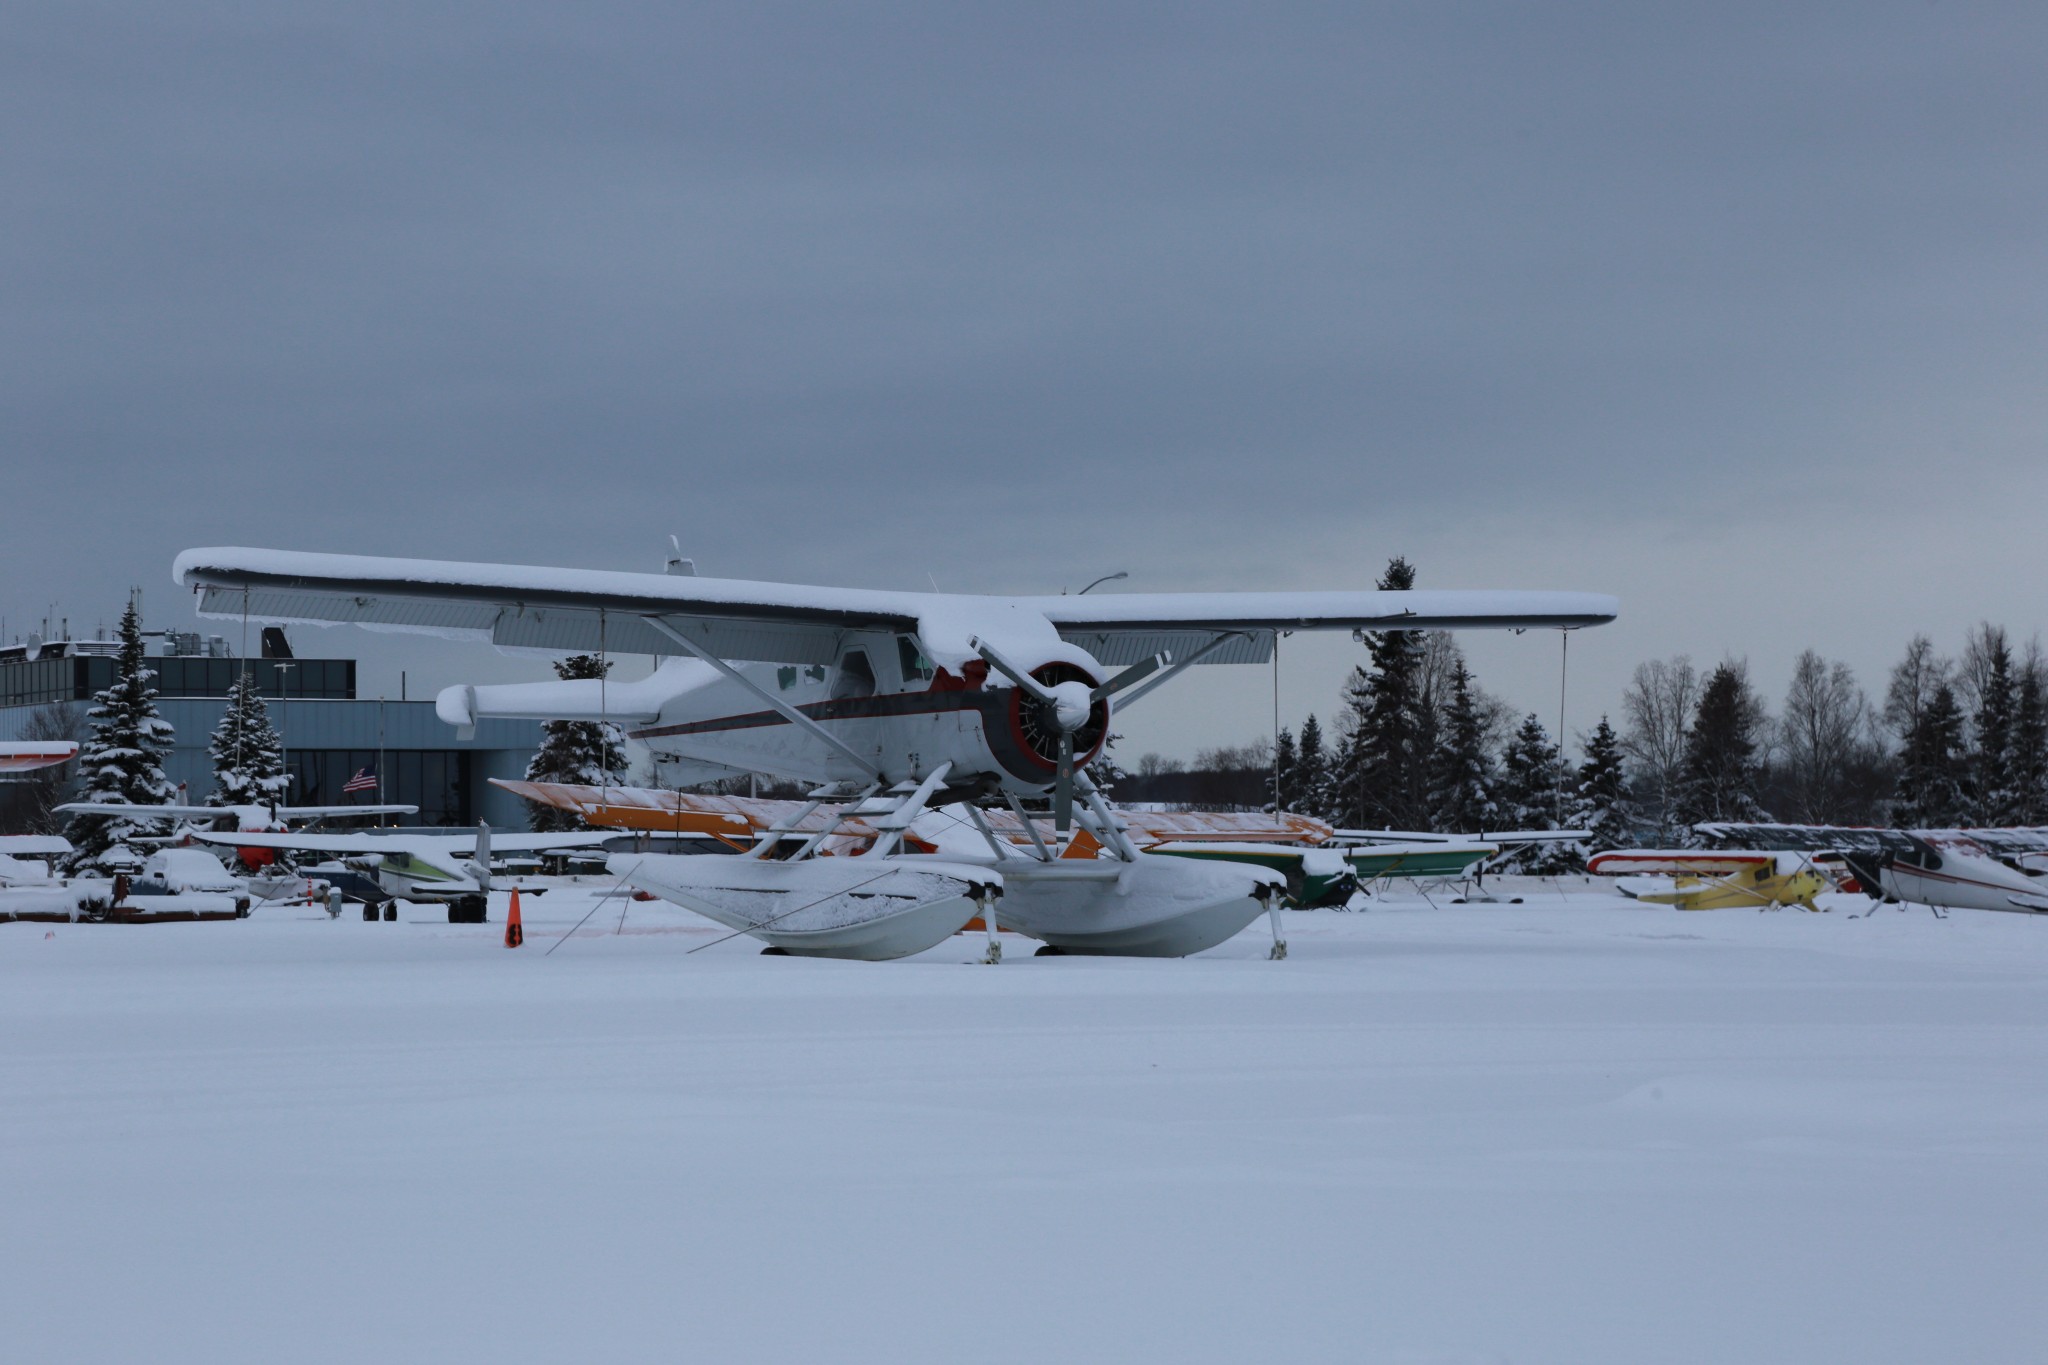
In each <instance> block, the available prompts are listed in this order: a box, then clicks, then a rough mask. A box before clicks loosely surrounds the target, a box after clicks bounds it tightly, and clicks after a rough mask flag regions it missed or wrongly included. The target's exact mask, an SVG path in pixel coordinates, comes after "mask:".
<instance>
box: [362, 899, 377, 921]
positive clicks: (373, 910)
mask: <svg viewBox="0 0 2048 1365" xmlns="http://www.w3.org/2000/svg"><path fill="white" fill-rule="evenodd" d="M363 922H364V923H365V924H375V923H376V922H377V903H376V902H375V901H364V902H363Z"/></svg>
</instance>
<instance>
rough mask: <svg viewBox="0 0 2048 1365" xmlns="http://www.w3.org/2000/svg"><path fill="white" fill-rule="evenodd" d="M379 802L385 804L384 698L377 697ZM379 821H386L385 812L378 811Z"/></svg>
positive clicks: (380, 823) (379, 822) (381, 822)
mask: <svg viewBox="0 0 2048 1365" xmlns="http://www.w3.org/2000/svg"><path fill="white" fill-rule="evenodd" d="M377 804H378V805H380V806H381V805H383V804H384V698H383V696H382V695H379V696H378V698H377ZM377 823H378V824H379V825H382V824H383V823H384V812H383V811H378V812H377Z"/></svg>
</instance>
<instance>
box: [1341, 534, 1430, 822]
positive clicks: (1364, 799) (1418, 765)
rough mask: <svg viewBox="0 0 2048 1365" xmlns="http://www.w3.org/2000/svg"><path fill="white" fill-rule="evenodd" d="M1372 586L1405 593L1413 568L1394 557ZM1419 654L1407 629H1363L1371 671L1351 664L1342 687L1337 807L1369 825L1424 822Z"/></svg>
mask: <svg viewBox="0 0 2048 1365" xmlns="http://www.w3.org/2000/svg"><path fill="white" fill-rule="evenodd" d="M1379 586H1380V589H1381V591H1383V592H1406V591H1408V590H1409V589H1411V588H1413V587H1414V586H1415V569H1414V566H1413V565H1411V564H1409V563H1408V561H1407V560H1405V559H1401V558H1399V557H1396V558H1394V559H1392V560H1390V561H1389V562H1388V564H1387V572H1386V573H1385V575H1383V576H1382V577H1381V579H1380V581H1379ZM1422 651H1423V642H1422V638H1421V636H1419V635H1418V634H1416V633H1415V632H1414V631H1406V630H1378V631H1372V632H1369V633H1368V634H1367V635H1366V652H1367V653H1368V654H1369V655H1370V656H1371V660H1372V667H1371V670H1370V671H1368V670H1366V669H1363V668H1354V669H1353V670H1352V676H1351V681H1350V683H1349V684H1348V685H1347V686H1346V687H1345V693H1344V700H1345V703H1346V705H1348V706H1349V707H1350V709H1351V716H1352V727H1351V743H1350V744H1349V745H1347V746H1346V752H1345V757H1344V764H1343V768H1342V771H1341V775H1340V784H1341V787H1342V801H1341V804H1342V806H1343V807H1344V808H1345V809H1346V810H1348V811H1351V812H1355V815H1353V816H1351V817H1349V818H1350V819H1356V820H1357V821H1358V822H1359V823H1360V824H1362V825H1365V826H1368V827H1372V826H1377V827H1382V828H1390V829H1426V828H1428V827H1429V760H1430V753H1429V750H1428V748H1427V747H1426V746H1425V741H1424V736H1425V733H1426V727H1425V725H1424V724H1423V721H1422V716H1421V692H1420V674H1421V671H1422ZM1348 822H1349V820H1348V819H1347V821H1346V823H1348Z"/></svg>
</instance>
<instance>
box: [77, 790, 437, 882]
mask: <svg viewBox="0 0 2048 1365" xmlns="http://www.w3.org/2000/svg"><path fill="white" fill-rule="evenodd" d="M56 809H58V810H60V811H62V812H64V813H65V814H67V815H118V816H122V817H125V818H128V819H146V820H164V821H168V822H172V823H175V824H178V825H181V826H182V827H183V829H182V832H178V831H174V832H172V833H169V834H166V835H165V836H164V838H165V839H166V840H168V841H170V842H173V843H182V842H184V841H185V839H186V838H187V837H188V836H192V835H196V834H197V832H198V831H199V830H200V829H208V830H215V829H217V827H218V826H219V825H220V824H221V822H222V821H224V820H233V821H234V822H235V828H236V829H237V830H239V831H241V832H243V833H246V834H284V833H287V832H289V831H290V829H291V828H292V825H291V822H292V821H295V820H324V819H328V818H330V817H341V816H348V815H415V814H417V813H418V812H419V807H418V806H400V805H393V806H264V805H235V806H190V805H183V804H180V803H177V802H171V803H167V804H164V805H160V806H134V805H128V804H126V803H123V802H115V801H68V802H66V803H65V804H63V805H61V806H58V807H57V808H56ZM144 842H148V841H144ZM209 842H211V841H209ZM235 851H236V855H237V856H238V857H240V858H241V860H242V866H244V867H246V868H248V869H250V870H251V871H255V870H257V869H259V868H264V867H268V866H270V864H271V863H273V862H275V861H276V857H275V850H274V849H273V848H271V847H267V846H262V845H258V844H253V843H247V844H237V845H236V850H235Z"/></svg>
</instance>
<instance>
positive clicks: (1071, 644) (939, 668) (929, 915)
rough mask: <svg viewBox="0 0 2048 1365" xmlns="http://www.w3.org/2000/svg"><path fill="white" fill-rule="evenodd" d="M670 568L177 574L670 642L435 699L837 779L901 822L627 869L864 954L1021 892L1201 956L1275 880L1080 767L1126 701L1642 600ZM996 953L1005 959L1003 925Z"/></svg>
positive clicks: (385, 622)
mask: <svg viewBox="0 0 2048 1365" xmlns="http://www.w3.org/2000/svg"><path fill="white" fill-rule="evenodd" d="M670 570H671V571H670V572H669V573H667V574H636V573H610V572H599V571H593V570H584V569H565V568H544V567H532V566H519V565H503V564H460V563H446V562H440V561H434V560H413V559H383V558H372V557H366V556H358V555H323V554H306V553H300V552H295V551H283V550H258V549H232V548H229V549H201V550H187V551H186V552H185V553H183V554H181V555H179V556H178V559H177V562H176V564H175V566H174V569H173V572H174V574H175V576H176V578H177V580H178V581H179V582H180V583H181V584H183V585H185V586H187V587H189V588H191V589H192V590H194V591H195V592H196V593H197V594H198V598H199V601H198V610H199V613H200V614H201V615H202V616H211V617H219V618H236V619H240V618H243V617H255V618H258V619H261V620H265V621H305V622H319V623H330V622H347V623H355V624H359V625H366V626H370V627H373V628H398V629H403V630H411V631H423V632H427V633H433V634H440V635H447V636H455V637H464V638H470V639H475V640H480V641H487V642H490V643H493V644H496V645H500V646H510V647H524V648H531V649H540V650H553V651H561V652H569V651H578V652H592V653H600V654H603V653H632V654H651V655H657V656H664V657H663V662H662V663H661V664H660V666H659V667H658V668H657V669H656V670H655V672H654V673H653V674H652V675H651V676H649V677H648V678H645V679H643V680H641V681H638V682H632V683H608V682H604V681H600V680H596V679H591V680H581V681H570V682H547V683H530V684H512V685H506V686H485V687H473V686H457V687H451V688H448V689H446V690H444V691H443V692H442V693H441V694H440V696H439V698H438V699H437V702H436V706H437V710H438V712H439V714H440V716H441V718H442V719H443V720H445V721H447V722H449V723H450V724H452V725H455V726H457V727H458V731H462V730H470V729H472V728H473V727H474V726H475V725H476V723H477V721H478V720H479V719H481V718H483V717H486V716H509V717H526V718H540V719H549V720H593V721H617V722H619V723H621V724H623V725H625V726H626V727H627V732H628V733H629V734H630V735H631V736H632V737H634V738H635V739H638V740H640V741H642V742H644V743H646V744H647V745H648V746H649V747H650V748H652V749H654V750H655V751H656V752H657V753H659V754H663V755H667V756H670V757H672V758H674V759H676V760H678V763H677V765H676V768H675V770H674V771H673V773H672V780H674V781H676V782H677V783H679V784H688V783H692V782H698V781H704V780H708V779H711V778H715V777H722V776H728V775H731V774H734V773H740V772H761V773H767V774H771V775H775V776H780V777H787V778H796V779H799V780H803V781H807V782H815V783H818V784H820V785H819V787H818V790H817V791H816V792H815V793H814V798H815V799H814V803H813V805H812V806H811V807H810V809H811V810H815V809H816V808H817V807H818V806H820V805H823V804H824V803H825V802H828V801H836V802H838V803H839V810H840V811H841V812H843V813H844V815H845V816H846V817H848V818H854V819H862V820H866V821H868V822H869V823H870V824H872V825H874V826H875V827H876V828H877V829H879V830H880V831H881V837H880V838H879V839H878V840H877V841H876V842H875V843H874V845H873V846H872V847H871V848H870V850H869V851H868V852H867V853H865V854H863V855H862V856H861V857H860V858H847V859H843V860H841V859H829V860H822V861H820V862H819V864H818V865H817V866H814V867H809V868H804V869H798V868H797V867H795V866H794V865H795V864H798V863H804V862H808V861H810V860H813V859H815V858H816V855H817V854H818V852H819V850H820V846H821V845H822V844H823V843H824V842H825V839H826V838H827V837H828V836H829V831H828V832H827V834H825V835H820V834H815V833H804V834H799V833H798V832H797V830H796V827H795V824H794V823H789V824H786V825H783V824H778V826H776V827H775V828H772V829H770V830H768V831H766V832H764V833H763V834H762V835H761V837H760V839H759V841H758V842H757V843H756V844H755V846H754V847H753V849H751V850H750V851H749V852H748V853H746V854H742V855H740V856H739V859H735V858H731V857H726V856H722V855H716V854H706V855H684V854H671V855H649V856H646V857H636V856H635V855H615V856H614V858H613V859H612V864H613V866H614V869H615V870H616V871H617V872H618V873H619V874H620V875H621V876H623V877H625V878H626V879H627V880H630V881H633V882H635V883H636V884H639V885H644V886H646V887H647V889H649V890H652V891H655V892H656V893H657V894H660V895H663V896H665V897H667V898H668V899H671V900H674V901H676V902H677V903H679V904H683V905H687V906H689V907H690V908H692V909H696V910H698V911H700V912H701V913H703V914H706V915H707V916H709V917H711V918H713V919H717V920H719V921H720V922H722V923H726V924H728V925H730V926H731V927H733V928H735V929H740V930H743V931H745V932H748V933H751V934H753V935H754V936H755V937H757V938H762V939H764V941H767V942H769V943H770V946H771V947H776V948H781V949H783V950H785V951H790V952H811V953H816V954H818V955H827V956H844V957H895V956H903V955H906V954H907V953H910V952H916V951H919V950H920V945H921V947H931V946H934V945H935V944H936V943H938V942H939V941H941V940H942V939H944V938H945V937H947V936H948V935H950V934H951V933H953V932H955V931H957V929H958V928H959V927H960V925H961V924H963V923H965V921H966V920H967V919H968V918H969V917H970V916H971V915H973V914H975V913H977V911H979V912H980V913H981V914H982V917H983V919H984V920H985V921H987V922H989V923H990V924H991V925H992V924H993V916H992V915H991V914H990V913H989V912H990V909H991V908H992V901H993V897H994V895H995V894H996V893H999V892H1002V893H1007V897H1008V901H1007V904H1006V907H1005V908H1006V911H1007V913H1006V914H1005V920H1006V922H1008V923H1011V924H1012V925H1014V926H1015V927H1016V928H1018V929H1019V930H1021V931H1022V932H1024V933H1026V934H1029V935H1032V936H1034V937H1037V938H1040V939H1042V940H1044V942H1045V943H1046V944H1047V945H1048V946H1049V947H1050V948H1052V949H1054V950H1064V951H1074V952H1113V953H1128V954H1141V955H1155V956H1182V955H1185V954H1187V953H1191V952H1199V951H1201V950H1202V949H1203V948H1206V947H1209V946H1212V945H1213V944H1215V943H1218V942H1221V941H1222V940H1223V939H1225V938H1228V937H1230V936H1231V935H1233V934H1235V933H1237V932H1238V931H1239V930H1240V929H1242V928H1244V927H1245V926H1246V925H1247V924H1249V923H1250V922H1251V921H1252V919H1253V918H1255V917H1256V916H1257V915H1258V914H1259V913H1260V911H1261V910H1262V909H1265V908H1268V907H1269V906H1270V904H1271V903H1272V900H1273V897H1272V892H1271V886H1272V884H1273V882H1274V881H1275V879H1276V878H1275V876H1274V874H1271V873H1268V872H1266V871H1265V870H1263V869H1258V868H1253V867H1249V866H1244V865H1226V864H1202V863H1196V862H1190V861H1188V860H1185V859H1174V858H1169V857H1165V856H1162V855H1153V854H1146V853H1141V852H1139V851H1138V849H1137V848H1135V847H1134V846H1133V845H1132V843H1131V841H1130V840H1129V839H1127V838H1126V837H1125V836H1124V833H1123V830H1122V827H1121V825H1120V824H1119V822H1118V821H1117V819H1116V817H1115V815H1114V813H1113V812H1112V811H1111V810H1110V808H1109V807H1108V805H1107V803H1106V802H1104V800H1103V799H1102V797H1101V794H1100V793H1099V792H1097V791H1096V789H1095V787H1094V785H1093V784H1092V783H1091V782H1090V781H1089V780H1088V777H1087V774H1086V773H1085V772H1084V771H1082V769H1083V768H1084V767H1085V766H1086V764H1087V763H1088V762H1089V761H1090V760H1091V759H1093V758H1094V757H1095V755H1096V754H1097V753H1099V752H1100V750H1101V748H1102V745H1103V743H1104V742H1105V740H1106V739H1107V737H1108V735H1109V731H1110V715H1111V700H1112V698H1115V699H1116V704H1117V705H1118V706H1128V705H1130V704H1131V703H1132V702H1135V701H1137V700H1139V699H1140V698H1142V697H1144V696H1145V695H1146V694H1148V693H1149V692H1151V691H1152V690H1154V689H1155V688H1157V687H1159V686H1161V685H1162V684H1164V683H1165V682H1166V681H1168V680H1169V679H1170V678H1172V677H1174V676H1176V675H1177V674H1179V673H1180V672H1181V671H1182V670H1183V669H1186V668H1188V667H1190V666H1192V665H1195V664H1202V663H1263V662H1266V661H1267V660H1269V659H1270V658H1271V657H1272V650H1273V643H1274V640H1275V638H1276V637H1277V636H1278V635H1280V634H1281V633H1283V632H1292V631H1308V630H1349V631H1353V632H1362V631H1386V630H1448V629H1464V628H1487V627H1492V628H1506V629H1514V630H1524V629H1528V628H1530V627H1537V626H1542V627H1550V628H1554V629H1563V630H1574V629H1579V628H1581V627H1585V626H1595V625H1600V624H1603V623H1605V622H1607V621H1610V620H1612V619H1614V617H1615V615H1616V613H1617V611H1618V610H1619V608H1618V605H1617V603H1616V601H1615V599H1613V598H1612V597H1607V596H1603V595H1599V594H1593V593H1551V592H1447V591H1437V592H1282V593H1255V592H1232V593H1132V594H1121V595H1115V596H1100V597H1098V596H1090V595H1087V594H1080V595H1076V596H1071V597H1069V596H1059V597H1047V596H1032V597H997V596H974V595H963V594H952V593H912V592H887V591H871V590H866V589H859V588H843V587H822V586H807V585H800V584H784V583H759V582H746V581H740V580H727V579H714V578H700V577H697V576H695V573H694V566H691V565H689V563H688V562H687V561H684V560H681V559H680V557H678V558H677V559H675V560H673V561H671V564H670ZM733 661H737V662H733ZM1112 670H1120V671H1112ZM1046 795H1050V797H1051V799H1052V806H1053V812H1054V824H1055V830H1056V837H1055V840H1054V841H1053V846H1039V845H1035V846H1034V847H1033V848H1032V849H1030V850H1026V851H1021V852H1020V851H1018V850H1016V849H1014V848H1013V847H1012V846H1011V845H1010V844H1009V843H1008V841H1006V840H1002V839H998V838H996V837H995V836H994V835H993V834H991V833H989V832H988V831H986V830H976V831H974V832H975V833H976V834H977V835H979V836H981V840H982V847H981V848H980V849H979V851H978V852H977V853H975V854H974V855H972V857H971V858H970V855H969V853H968V851H967V850H966V849H965V848H959V849H955V848H947V849H943V850H941V851H940V853H939V854H938V855H937V856H936V857H935V856H934V855H931V854H905V853H902V852H901V851H900V849H901V847H902V840H903V835H904V832H905V831H906V830H907V829H908V828H909V826H910V825H911V823H912V822H913V821H914V820H915V819H916V818H917V816H918V815H919V814H920V813H921V812H922V811H923V810H924V809H925V807H926V806H927V805H928V804H938V805H945V804H949V803H953V802H964V803H967V808H968V809H969V810H976V809H979V807H981V806H983V805H987V804H991V803H997V802H1001V803H1006V804H1009V805H1011V806H1013V807H1014V806H1015V804H1016V803H1017V801H1018V800H1019V798H1022V797H1039V796H1046ZM1077 821H1078V822H1079V823H1080V824H1081V825H1082V826H1083V827H1085V828H1086V829H1088V831H1089V832H1090V833H1091V834H1092V835H1093V836H1094V837H1095V839H1096V840H1097V842H1098V843H1100V844H1101V845H1102V847H1103V849H1104V850H1105V851H1106V853H1107V857H1106V858H1105V859H1103V860H1101V862H1102V864H1103V865H1101V866H1086V865H1084V862H1083V860H1079V859H1062V858H1061V857H1060V856H1059V855H1060V854H1061V853H1062V852H1064V851H1065V849H1064V847H1063V846H1064V844H1065V843H1066V840H1067V837H1068V835H1069V833H1070V831H1071V830H1072V828H1073V827H1074V825H1075V824H1076V822H1077ZM551 846H552V845H551ZM792 846H794V852H791V848H792ZM741 860H750V861H752V862H753V863H755V864H762V865H761V866H755V867H743V866H741V865H740V863H741ZM876 860H880V862H900V863H902V865H903V870H904V871H906V872H916V873H917V874H918V875H919V877H920V878H921V879H922V880H920V881H918V882H917V883H916V884H917V885H918V887H919V888H921V889H920V890H919V891H918V892H917V894H916V897H909V896H905V897H897V896H896V895H895V894H894V893H893V892H892V893H891V894H890V895H887V896H884V895H881V894H879V893H875V894H871V895H870V896H869V898H868V904H867V905H866V907H865V909H864V910H863V907H861V906H860V905H858V904H856V903H855V902H856V901H857V900H858V892H857V889H856V888H857V887H864V886H866V885H868V882H869V880H870V879H872V878H874V877H876V876H878V875H880V874H881V873H882V872H883V871H884V869H883V868H882V867H881V866H880V865H879V862H878V861H876ZM1062 862H1064V863H1065V864H1067V865H1066V866H1060V865H1059V864H1061V863H1062ZM777 863H780V864H784V867H783V868H782V870H777V868H776V867H775V866H774V865H775V864H777ZM833 864H839V865H837V866H834V865H833ZM949 865H957V866H949ZM835 887H836V888H837V890H836V891H834V890H832V888H835ZM821 896H824V897H827V898H828V901H827V903H829V904H836V903H837V902H839V901H842V900H843V901H844V902H845V904H843V905H840V906H839V910H838V911H835V914H834V916H833V919H834V922H833V924H832V925H831V926H830V928H831V929H832V936H831V937H830V939H829V940H828V939H824V938H806V939H802V940H797V941H790V940H789V938H788V935H786V934H782V933H781V931H782V930H783V928H784V926H786V925H788V924H796V923H808V922H809V920H808V915H809V911H810V909H811V907H813V906H814V905H815V904H816V903H818V898H819V897H821ZM920 898H921V899H920ZM913 901H915V903H914V904H913V903H912V902H913ZM840 911H843V914H842V913H839V912H840ZM864 915H865V918H864V917H863V916H864ZM799 916H806V918H803V919H800V918H799ZM949 919H951V921H952V923H951V924H950V925H948V924H946V921H947V920H949ZM913 922H914V927H913ZM1277 928H1278V926H1277V920H1276V922H1275V931H1276V932H1275V939H1276V942H1275V955H1276V956H1277V955H1280V954H1281V953H1282V952H1284V945H1282V944H1280V943H1279V942H1278V932H1277ZM778 935H780V937H781V940H782V941H778ZM991 947H992V952H991V957H993V956H995V953H994V952H993V936H992V937H991Z"/></svg>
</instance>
